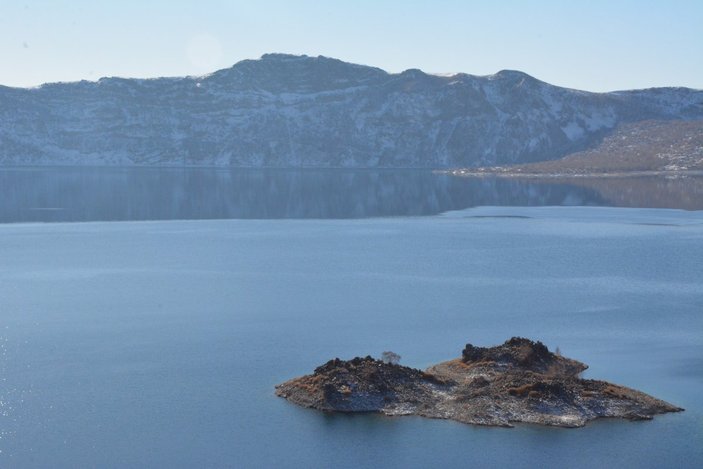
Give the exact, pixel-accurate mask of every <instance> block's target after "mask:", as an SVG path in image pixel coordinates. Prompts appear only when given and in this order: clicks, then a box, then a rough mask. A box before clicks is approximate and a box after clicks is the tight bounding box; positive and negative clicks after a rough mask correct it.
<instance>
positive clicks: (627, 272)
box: [0, 170, 703, 468]
mask: <svg viewBox="0 0 703 469" xmlns="http://www.w3.org/2000/svg"><path fill="white" fill-rule="evenodd" d="M83 171H85V172H83ZM195 173H200V174H198V175H196V176H193V175H188V174H186V173H183V172H175V173H170V172H169V171H166V172H162V171H161V170H159V171H132V170H109V171H106V172H105V173H102V172H99V171H97V172H96V170H59V171H57V172H56V173H52V171H50V170H21V171H15V173H13V174H15V175H17V174H21V175H22V176H17V177H14V176H12V177H11V176H9V175H8V174H9V172H7V171H0V175H1V176H0V178H2V183H3V185H2V186H0V191H3V196H7V195H8V194H12V197H14V199H13V200H14V202H12V203H9V202H8V201H7V200H6V199H3V200H2V202H0V207H2V208H1V213H2V214H3V221H5V222H8V221H11V222H18V221H27V220H29V219H32V220H35V219H36V220H47V219H48V218H41V217H48V216H49V214H50V215H51V216H56V217H57V218H56V219H59V220H101V219H107V220H124V219H128V218H130V217H131V218H134V219H136V220H142V219H147V218H154V219H158V218H162V219H165V218H175V217H182V218H227V217H231V216H237V215H239V216H241V217H243V218H277V217H280V218H286V217H300V218H318V219H268V220H253V219H238V220H171V221H165V220H162V221H149V222H147V221H126V222H120V223H114V222H112V223H107V222H91V223H49V224H37V223H5V224H2V225H0V352H1V356H0V378H1V379H2V381H0V451H1V452H0V467H13V468H14V467H18V468H24V467H32V468H33V467H52V468H69V467H70V468H72V467H101V468H102V467H370V466H376V467H443V466H446V467H467V466H469V465H476V466H484V467H486V466H498V465H500V466H507V465H510V466H513V467H702V466H703V445H701V444H700V442H701V441H703V403H701V400H700V396H701V395H703V282H702V280H701V279H703V213H702V212H696V211H681V210H662V209H646V208H611V207H578V206H575V207H571V206H570V207H511V206H509V205H510V204H511V202H510V201H511V200H518V202H513V204H517V205H543V204H540V203H537V202H536V201H537V200H542V201H546V202H545V203H549V204H560V203H562V202H564V201H567V202H568V203H569V204H572V205H573V203H577V204H579V203H583V204H591V203H593V204H597V205H607V201H606V200H604V199H600V200H598V199H597V197H598V196H597V194H596V195H593V194H591V195H593V197H591V198H588V197H586V195H584V194H586V193H590V192H589V191H591V189H583V188H582V189H579V188H574V187H569V186H564V185H547V186H542V185H540V184H537V183H531V184H527V183H519V182H514V181H488V180H476V181H466V180H462V179H454V178H448V177H445V176H437V175H431V174H428V173H418V172H400V173H398V174H395V175H394V174H393V173H392V172H388V173H373V172H360V173H359V172H357V173H345V172H342V173H341V174H334V175H330V178H331V180H330V181H328V182H327V183H325V184H323V183H322V181H323V180H324V179H325V178H324V177H322V176H319V175H318V174H319V173H315V172H313V173H306V172H302V173H301V172H296V173H294V174H289V175H283V174H281V173H280V172H279V173H276V175H275V176H274V177H273V178H272V179H270V180H269V181H268V182H266V183H261V184H260V185H256V186H255V187H257V188H258V190H260V189H261V188H262V187H268V188H269V189H268V190H269V191H270V193H271V194H275V196H271V197H269V196H268V195H262V194H261V193H259V192H258V190H254V189H251V188H247V187H245V186H247V184H248V182H247V183H245V182H242V181H239V182H238V183H236V184H234V183H233V182H232V180H233V179H232V178H234V180H235V181H238V179H237V176H236V174H238V173H230V172H226V173H225V174H224V175H221V177H222V178H224V179H225V180H226V182H221V181H220V182H218V181H219V180H218V177H220V173H219V172H216V171H215V172H213V171H205V172H204V173H202V172H199V171H196V172H195ZM52 174H53V176H52ZM77 174H84V175H85V179H84V180H81V179H80V177H78V176H77ZM162 174H170V175H167V176H160V175H162ZM205 174H209V175H213V174H215V175H218V176H217V177H214V176H213V178H214V179H211V180H210V183H208V184H206V183H205V181H207V180H208V179H207V177H205ZM27 175H33V176H27ZM118 175H122V176H119V177H124V178H125V181H124V182H125V183H124V184H122V185H121V184H119V183H115V179H114V178H115V177H117V176H118ZM250 176H251V177H253V175H250ZM250 176H246V178H248V177H250ZM25 177H26V179H23V178H25ZM81 177H82V176H81ZM161 177H163V178H165V179H164V180H165V181H166V182H165V183H164V184H166V186H167V187H168V191H174V190H175V189H176V188H178V187H181V188H184V187H186V188H185V189H182V192H178V191H175V192H174V193H173V194H172V196H171V198H169V197H167V196H166V195H164V194H165V193H166V189H164V187H163V186H161V183H160V182H159V178H161ZM208 177H209V176H208ZM257 177H259V176H257ZM261 177H262V178H263V179H266V178H265V177H263V176H261ZM73 178H78V179H73ZM189 178H194V180H196V181H197V183H193V187H190V186H188V185H187V184H186V183H185V182H184V183H183V185H181V184H180V183H178V184H177V183H174V182H173V181H174V180H180V181H188V180H190V179H189ZM307 178H313V180H317V181H318V183H316V184H312V185H308V182H309V180H308V179H307ZM316 178H317V179H316ZM358 178H361V179H358ZM67 180H70V181H74V182H72V183H69V182H67ZM379 180H382V181H383V184H378V181H379ZM38 181H41V183H39V182H38ZM76 181H78V182H76ZM110 181H112V182H110ZM295 181H297V182H295ZM389 181H390V182H389ZM8 182H9V185H8V184H6V183H8ZM113 183H114V184H115V185H112V184H113ZM369 185H370V186H369ZM467 185H468V188H467ZM474 185H478V186H479V187H481V188H484V189H485V191H484V192H485V193H482V192H481V191H479V192H476V190H475V189H476V187H475V186H474ZM8 187H13V188H14V189H13V190H12V191H10V190H9V189H8ZM120 187H121V188H120ZM135 187H141V189H133V188H135ZM188 187H190V188H188ZM118 188H119V189H118ZM335 189H336V190H337V192H335ZM505 190H507V191H508V193H505V192H504V191H505ZM490 191H493V193H492V195H489V192H490ZM213 192H214V193H213ZM286 193H287V194H293V196H291V197H285V196H284V195H282V194H286ZM361 193H364V194H366V195H362V194H361ZM108 194H112V195H108ZM118 194H121V195H120V196H119V197H116V195H118ZM196 194H200V195H196ZM330 194H332V195H330ZM334 194H337V195H334ZM399 194H402V196H401V197H399ZM515 194H517V197H518V199H515V198H511V197H514V196H515ZM574 194H575V195H574ZM91 197H92V198H91ZM295 197H299V199H295ZM330 197H331V198H332V199H333V200H332V201H330V200H329V199H330ZM348 197H352V198H354V201H353V202H352V201H349V200H347V198H348ZM481 197H485V199H484V198H481ZM496 197H497V199H496ZM501 197H504V199H500V198H501ZM520 197H522V198H520ZM550 197H551V198H550ZM578 197H581V198H580V199H579V198H578ZM119 198H121V199H122V200H116V199H119ZM560 198H561V199H560ZM82 199H85V200H84V202H80V201H81V200H82ZM287 199H291V200H290V202H289V203H288V205H286V204H284V201H285V200H287ZM498 199H500V200H504V202H495V201H496V200H498ZM95 200H98V201H100V203H96V202H95ZM169 200H170V202H169ZM145 201H149V204H148V206H146V207H145V206H144V205H143V204H144V203H145ZM157 201H160V202H157ZM484 201H485V202H484ZM491 201H494V202H493V203H492V204H493V205H505V206H503V207H478V208H471V209H466V210H462V211H457V212H450V213H446V214H437V213H439V212H440V211H444V210H445V209H462V208H464V207H467V206H471V205H486V204H491ZM550 201H551V202H550ZM81 203H83V205H81ZM564 203H566V202H564ZM189 204H190V205H189ZM154 205H155V206H154ZM29 206H32V207H33V208H45V209H48V208H54V209H56V210H53V211H49V210H43V211H42V210H34V211H31V210H26V208H27V207H29ZM168 206H170V207H171V209H165V207H168ZM101 207H112V208H111V209H109V210H107V209H103V208H101ZM126 207H129V210H128V211H127V212H125V210H126ZM184 207H185V208H184ZM188 207H190V208H188ZM255 207H258V208H255ZM332 207H334V208H332ZM340 207H341V208H340ZM58 209H61V210H58ZM81 210H83V211H81ZM103 210H107V211H103ZM164 210H166V211H164ZM168 210H172V211H170V212H169V211H168ZM188 210H192V211H190V212H189V211H188ZM207 210H212V211H210V212H208V211H207ZM35 212H38V213H39V215H37V214H36V213H35ZM58 212H62V213H63V215H56V213H58ZM26 213H30V214H31V216H35V217H36V218H28V219H27V218H23V217H24V216H26ZM66 214H73V215H66ZM76 214H80V216H78V215H76ZM184 214H189V215H191V216H186V215H184ZM386 215H394V217H387V216H386ZM400 215H427V216H400ZM364 216H366V217H369V216H374V218H363V217H364ZM325 218H351V219H325ZM514 335H521V336H526V337H530V338H533V339H538V340H541V341H543V342H545V343H546V344H547V345H548V346H549V347H550V348H552V349H553V348H555V347H557V346H558V347H559V348H560V349H561V351H562V353H563V354H564V355H566V356H570V357H573V358H576V359H578V360H582V361H584V362H586V363H587V364H589V365H590V369H589V370H588V371H587V373H586V376H587V377H591V378H602V379H606V380H610V381H613V382H616V383H619V384H623V385H626V386H630V387H634V388H637V389H640V390H643V391H645V392H647V393H650V394H652V395H654V396H656V397H659V398H662V399H664V400H667V401H669V402H671V403H674V404H676V405H679V406H681V407H684V408H685V409H686V411H685V412H682V413H678V414H669V415H663V416H659V417H657V418H655V419H654V420H653V421H650V422H627V421H599V422H596V423H593V424H591V425H589V426H587V427H585V428H582V429H558V428H542V427H536V426H518V427H517V428H514V429H503V428H482V427H474V426H468V425H463V424H459V423H455V422H450V421H440V420H428V419H423V418H415V417H398V418H387V417H382V416H375V415H355V416H345V415H325V414H322V413H318V412H316V411H311V410H306V409H301V408H298V407H296V406H294V405H292V404H289V403H288V402H286V401H285V400H282V399H280V398H277V397H275V396H274V394H273V387H274V385H275V384H277V383H279V382H282V381H284V380H287V379H289V378H291V377H294V376H298V375H301V374H305V373H309V372H311V371H312V370H313V369H314V367H315V366H317V365H319V364H321V363H323V362H325V361H326V360H327V359H329V358H333V357H341V358H351V357H353V356H356V355H367V354H371V355H376V356H378V355H380V353H381V352H382V351H384V350H393V351H395V352H397V353H399V354H400V355H401V356H402V360H401V363H403V364H406V365H409V366H414V367H418V368H424V367H426V366H428V365H430V364H433V363H436V362H439V361H442V360H447V359H450V358H454V357H457V356H459V355H460V351H461V349H462V348H463V346H464V344H465V343H467V342H471V343H474V344H478V345H493V344H498V343H501V342H503V341H504V340H505V339H507V338H509V337H511V336H514Z"/></svg>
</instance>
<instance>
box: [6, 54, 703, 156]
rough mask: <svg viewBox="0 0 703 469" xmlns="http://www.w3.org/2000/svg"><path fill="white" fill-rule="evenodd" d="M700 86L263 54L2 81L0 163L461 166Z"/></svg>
mask: <svg viewBox="0 0 703 469" xmlns="http://www.w3.org/2000/svg"><path fill="white" fill-rule="evenodd" d="M645 119H660V120H661V119H703V91H699V90H691V89H686V88H656V89H649V90H635V91H618V92H613V93H590V92H585V91H578V90H571V89H568V88H560V87H556V86H552V85H549V84H548V83H545V82H542V81H540V80H538V79H536V78H534V77H531V76H530V75H528V74H526V73H523V72H520V71H514V70H502V71H500V72H497V73H495V74H493V75H488V76H475V75H468V74H465V73H457V74H453V75H448V76H440V75H432V74H427V73H424V72H422V71H421V70H417V69H409V70H406V71H404V72H402V73H397V74H390V73H387V72H385V71H383V70H381V69H379V68H375V67H369V66H365V65H356V64H350V63H346V62H343V61H341V60H337V59H332V58H327V57H322V56H320V57H307V56H293V55H287V54H267V55H264V56H263V57H262V58H261V59H259V60H244V61H242V62H239V63H237V64H235V65H234V66H232V67H230V68H227V69H223V70H218V71H216V72H213V73H211V74H208V75H204V76H199V77H169V78H155V79H125V78H116V77H110V78H101V79H100V80H98V81H96V82H88V81H81V82H74V83H53V84H47V85H43V86H41V87H37V88H31V89H21V88H6V87H0V163H4V164H141V165H216V166H255V167H257V166H274V167H308V166H314V167H434V168H442V167H456V166H477V165H495V164H508V163H522V162H530V161H539V160H548V159H554V158H559V157H561V156H564V155H566V154H568V153H571V152H573V151H578V150H582V149H585V148H588V147H589V146H592V145H594V144H595V143H597V142H598V141H599V140H600V139H601V138H602V137H603V136H604V135H606V134H607V133H608V132H610V131H611V130H612V129H614V128H615V127H617V126H618V125H619V124H621V123H626V122H633V121H639V120H645Z"/></svg>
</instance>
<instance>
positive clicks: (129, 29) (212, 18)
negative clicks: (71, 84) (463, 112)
mask: <svg viewBox="0 0 703 469" xmlns="http://www.w3.org/2000/svg"><path fill="white" fill-rule="evenodd" d="M267 52H287V53H293V54H308V55H315V56H316V55H325V56H329V57H336V58H339V59H342V60H345V61H349V62H355V63H362V64H367V65H374V66H377V67H380V68H383V69H385V70H388V71H390V72H399V71H402V70H405V69H408V68H420V69H422V70H425V71H427V72H466V73H471V74H475V75H487V74H491V73H495V72H496V71H498V70H501V69H517V70H522V71H524V72H527V73H529V74H530V75H533V76H535V77H537V78H539V79H541V80H544V81H547V82H550V83H553V84H557V85H562V86H568V87H572V88H580V89H586V90H593V91H607V90H615V89H627V88H645V87H651V86H689V87H693V88H703V0H668V1H663V0H660V1H648V0H621V1H618V0H610V1H603V0H588V1H586V0H582V1H578V2H577V1H570V0H562V1H551V0H544V1H537V0H533V1H527V0H525V1H514V0H505V1H498V0H495V1H470V0H464V1H459V0H456V1H455V0H447V1H441V0H435V1H416V0H404V1H401V0H398V1H395V0H392V1H391V0H389V1H383V0H375V1H374V0H356V1H340V0H334V1H324V2H323V1H312V0H300V1H293V0H288V1H284V0H271V1H267V0H258V1H255V0H252V1H247V2H240V1H225V0H198V1H193V2H190V1H179V0H170V1H169V0H121V1H114V2H113V1H110V2H107V1H99V0H91V1H86V0H71V1H63V0H27V1H22V0H16V1H15V0H0V58H2V62H1V64H0V84H3V85H8V86H34V85H38V84H40V83H44V82H50V81H74V80H80V79H88V80H96V79H98V78H100V77H102V76H124V77H156V76H176V75H199V74H204V73H207V72H211V71H214V70H215V69H219V68H225V67H229V66H231V65H233V64H234V63H236V62H238V61H239V60H243V59H247V58H258V57H259V56H260V55H262V54H264V53H267Z"/></svg>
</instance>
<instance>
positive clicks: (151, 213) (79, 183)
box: [0, 167, 703, 223]
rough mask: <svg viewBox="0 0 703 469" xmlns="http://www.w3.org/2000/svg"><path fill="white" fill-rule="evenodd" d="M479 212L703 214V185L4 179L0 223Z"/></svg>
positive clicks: (301, 175)
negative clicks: (579, 209) (558, 208)
mask: <svg viewBox="0 0 703 469" xmlns="http://www.w3.org/2000/svg"><path fill="white" fill-rule="evenodd" d="M480 205H503V206H510V205H512V206H544V205H599V206H627V207H668V208H684V209H689V210H690V209H703V178H684V179H675V180H664V179H661V178H631V179H607V180H578V181H573V180H571V181H568V182H564V181H555V180H549V181H535V180H517V179H507V178H503V179H501V178H459V177H454V176H450V175H446V174H436V173H433V172H431V171H421V170H378V171H376V170H249V169H229V170H222V169H202V168H198V169H192V168H185V169H180V168H179V169H173V168H168V169H164V168H80V167H79V168H73V167H70V168H44V167H42V168H3V169H0V223H11V222H63V221H109V220H115V221H116V220H168V219H220V218H365V217H382V216H422V215H434V214H438V213H441V212H445V211H449V210H459V209H464V208H468V207H474V206H480Z"/></svg>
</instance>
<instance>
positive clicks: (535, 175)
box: [437, 168, 703, 179]
mask: <svg viewBox="0 0 703 469" xmlns="http://www.w3.org/2000/svg"><path fill="white" fill-rule="evenodd" d="M437 173H440V174H449V175H452V176H460V177H502V178H520V179H602V178H636V177H667V178H670V177H676V178H680V177H701V176H703V171H701V170H672V171H651V170H650V171H608V172H573V173H566V172H564V173H559V172H544V173H541V172H533V171H531V172H523V171H520V170H515V169H508V168H504V169H502V168H493V169H490V168H485V169H484V168H476V169H450V170H441V171H437Z"/></svg>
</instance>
